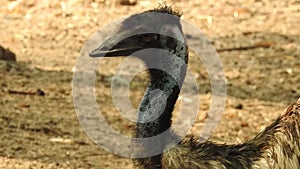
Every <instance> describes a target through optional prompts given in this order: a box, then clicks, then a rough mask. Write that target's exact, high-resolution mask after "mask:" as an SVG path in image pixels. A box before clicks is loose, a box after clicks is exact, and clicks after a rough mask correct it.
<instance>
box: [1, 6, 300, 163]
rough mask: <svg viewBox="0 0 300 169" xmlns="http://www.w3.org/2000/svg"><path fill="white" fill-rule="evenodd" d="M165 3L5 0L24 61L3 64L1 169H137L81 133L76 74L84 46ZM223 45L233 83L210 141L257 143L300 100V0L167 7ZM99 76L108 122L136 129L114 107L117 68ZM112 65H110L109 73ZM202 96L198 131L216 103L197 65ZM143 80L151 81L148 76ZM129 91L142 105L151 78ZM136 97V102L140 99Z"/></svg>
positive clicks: (5, 42)
mask: <svg viewBox="0 0 300 169" xmlns="http://www.w3.org/2000/svg"><path fill="white" fill-rule="evenodd" d="M157 2H158V1H149V0H140V1H131V2H130V3H125V1H122V2H121V0H111V1H109V0H93V1H92V0H65V1H62V0H53V1H50V0H40V1H38V0H17V1H14V0H2V1H0V36H1V37H0V45H1V46H3V47H5V48H9V49H10V50H11V51H13V52H14V53H15V54H16V58H17V62H8V61H0V79H1V81H0V106H1V109H0V140H1V141H0V168H3V169H23V168H31V169H40V168H45V169H63V168H66V169H71V168H85V169H86V168H99V169H102V168H109V169H117V168H123V169H130V168H133V166H132V164H131V160H130V159H127V158H122V157H118V156H115V155H113V154H111V153H109V152H106V151H105V150H103V149H101V148H99V147H98V146H97V145H95V144H94V143H93V142H92V141H91V140H90V139H89V138H88V136H87V135H86V134H85V133H84V132H83V130H82V128H81V127H80V125H79V122H78V120H77V117H76V113H75V111H74V107H73V103H72V95H71V93H72V89H71V81H72V69H73V67H74V65H75V63H76V59H77V57H78V56H79V53H80V50H81V48H82V46H83V44H84V42H85V41H86V40H87V39H88V38H89V37H90V36H91V35H92V34H93V33H94V32H95V31H96V30H98V29H100V28H101V27H102V26H104V25H106V24H108V23H110V22H111V21H113V20H114V19H117V18H120V17H122V16H126V15H129V14H133V13H137V12H140V11H143V10H147V9H151V8H153V7H156V6H157V4H158V3H157ZM167 4H169V5H172V6H173V7H174V8H176V9H178V10H180V11H182V12H183V14H184V15H183V17H184V19H185V20H186V21H189V22H191V23H192V24H194V25H196V26H197V27H198V28H199V29H200V30H201V31H203V33H205V34H206V35H207V37H208V38H209V39H210V40H211V41H212V43H213V44H214V45H215V47H216V49H217V50H218V51H219V55H220V58H221V60H222V63H223V66H224V70H225V74H226V77H227V79H228V82H227V101H226V107H225V111H224V113H223V119H222V121H221V123H220V125H219V127H218V128H217V130H216V132H215V133H214V135H213V136H212V138H211V140H213V141H216V142H219V143H224V142H226V143H239V142H242V141H244V140H246V139H250V138H252V137H253V136H254V135H255V134H256V133H257V132H258V131H260V130H261V129H263V128H264V127H265V126H266V125H267V124H268V123H269V122H271V121H272V120H273V119H275V118H276V117H277V116H278V115H280V114H281V113H283V112H284V111H285V109H286V108H287V106H288V105H289V104H291V103H293V102H294V101H295V100H296V99H297V98H299V97H300V56H299V55H300V29H299V27H300V1H299V0H290V1H281V0H274V1H271V0H250V1H247V2H245V1H243V0H219V1H200V0H199V1H184V0H168V1H167ZM117 63H118V61H117V60H116V61H115V60H107V63H106V64H105V65H103V66H104V67H103V71H100V72H99V76H98V77H97V81H96V82H97V98H98V103H99V104H101V110H102V112H103V114H104V115H105V117H106V119H107V121H109V123H110V124H111V125H112V126H113V127H114V128H115V129H117V130H119V131H121V132H122V131H125V132H126V131H128V130H129V131H132V130H133V129H134V126H133V125H132V124H130V123H127V122H126V121H124V120H123V119H122V118H121V116H119V115H118V113H117V110H116V109H115V108H113V103H112V100H111V97H110V77H111V76H112V74H113V70H112V69H110V68H111V67H114V66H116V65H117ZM105 66H106V67H105ZM190 67H191V69H192V70H193V72H194V73H195V74H196V76H197V81H198V83H199V87H200V93H201V107H200V110H199V117H198V121H197V122H196V123H195V126H194V128H193V129H192V130H191V132H192V133H194V134H198V133H199V130H200V129H201V127H202V126H203V121H204V118H205V116H206V113H207V111H208V109H209V106H210V90H209V77H208V75H207V73H206V71H205V69H204V67H203V65H202V64H201V63H200V62H199V61H197V60H193V59H191V63H190ZM142 77H143V76H142ZM134 82H135V83H133V84H134V85H132V86H131V91H130V92H131V96H135V97H131V100H132V102H133V103H134V105H135V106H136V105H137V103H138V101H139V99H140V98H141V96H142V93H143V89H144V88H143V86H144V85H145V82H144V79H143V78H142V79H141V78H138V77H137V78H135V79H134ZM136 95H137V96H138V97H136Z"/></svg>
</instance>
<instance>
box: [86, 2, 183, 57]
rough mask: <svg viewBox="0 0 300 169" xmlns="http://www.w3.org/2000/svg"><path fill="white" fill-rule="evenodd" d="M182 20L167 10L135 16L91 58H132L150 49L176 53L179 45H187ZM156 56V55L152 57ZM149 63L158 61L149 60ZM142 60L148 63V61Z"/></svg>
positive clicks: (94, 51) (165, 8)
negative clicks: (138, 52)
mask: <svg viewBox="0 0 300 169" xmlns="http://www.w3.org/2000/svg"><path fill="white" fill-rule="evenodd" d="M180 16H181V15H180V14H179V13H177V12H175V11H173V10H172V9H171V8H170V7H166V6H165V7H160V8H157V9H154V10H149V11H145V12H142V13H139V14H135V15H132V16H130V17H128V18H127V19H125V20H124V21H123V22H122V23H121V25H120V27H119V28H118V30H117V31H116V32H115V34H113V35H111V36H110V37H108V38H107V39H106V40H105V41H104V42H103V43H102V44H101V45H100V46H99V47H98V48H97V49H95V50H93V51H92V52H91V53H90V54H89V55H90V57H114V56H129V55H132V54H134V53H135V52H137V51H140V50H143V49H149V48H156V49H162V50H165V51H169V52H172V51H175V49H176V47H177V44H178V42H180V43H182V44H185V39H184V36H183V32H182V28H181V24H180ZM184 49H186V48H184ZM153 55H155V54H153V53H152V56H153ZM160 56H162V55H160ZM147 59H152V60H153V59H156V60H157V58H149V57H148V58H147ZM142 60H144V61H145V58H142Z"/></svg>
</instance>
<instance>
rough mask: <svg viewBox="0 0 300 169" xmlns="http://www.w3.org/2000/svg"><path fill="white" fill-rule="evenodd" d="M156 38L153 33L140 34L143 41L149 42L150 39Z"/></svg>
mask: <svg viewBox="0 0 300 169" xmlns="http://www.w3.org/2000/svg"><path fill="white" fill-rule="evenodd" d="M154 39H156V35H153V34H143V35H141V40H142V41H143V42H150V41H151V40H154Z"/></svg>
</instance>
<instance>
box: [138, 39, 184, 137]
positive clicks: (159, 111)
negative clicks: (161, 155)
mask: <svg viewBox="0 0 300 169" xmlns="http://www.w3.org/2000/svg"><path fill="white" fill-rule="evenodd" d="M152 54H153V53H152ZM147 58H150V57H149V56H147ZM153 60H154V61H153ZM187 61H188V54H187V46H186V45H185V43H183V42H178V43H177V46H176V48H175V49H174V50H172V51H158V52H157V53H156V56H151V61H145V63H146V65H147V67H148V68H149V74H150V84H149V85H148V87H147V89H146V91H145V94H144V96H143V98H142V101H141V103H140V106H139V111H138V123H137V129H136V137H140V138H146V137H152V136H156V135H158V134H161V133H162V132H164V131H166V130H167V129H169V128H170V127H171V123H172V121H171V119H172V112H173V109H174V105H175V103H176V100H177V98H178V95H179V92H180V88H181V86H182V84H183V81H184V78H185V74H186V69H187ZM153 64H155V65H153Z"/></svg>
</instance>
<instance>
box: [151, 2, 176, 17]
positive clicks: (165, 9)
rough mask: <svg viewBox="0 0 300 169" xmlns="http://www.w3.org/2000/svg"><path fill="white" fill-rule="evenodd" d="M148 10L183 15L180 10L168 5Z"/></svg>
mask: <svg viewBox="0 0 300 169" xmlns="http://www.w3.org/2000/svg"><path fill="white" fill-rule="evenodd" d="M147 12H160V13H166V14H171V15H176V16H178V17H181V16H182V13H181V12H180V11H178V10H174V9H172V7H171V6H167V5H165V4H164V5H159V7H157V8H155V9H151V10H148V11H147Z"/></svg>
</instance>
